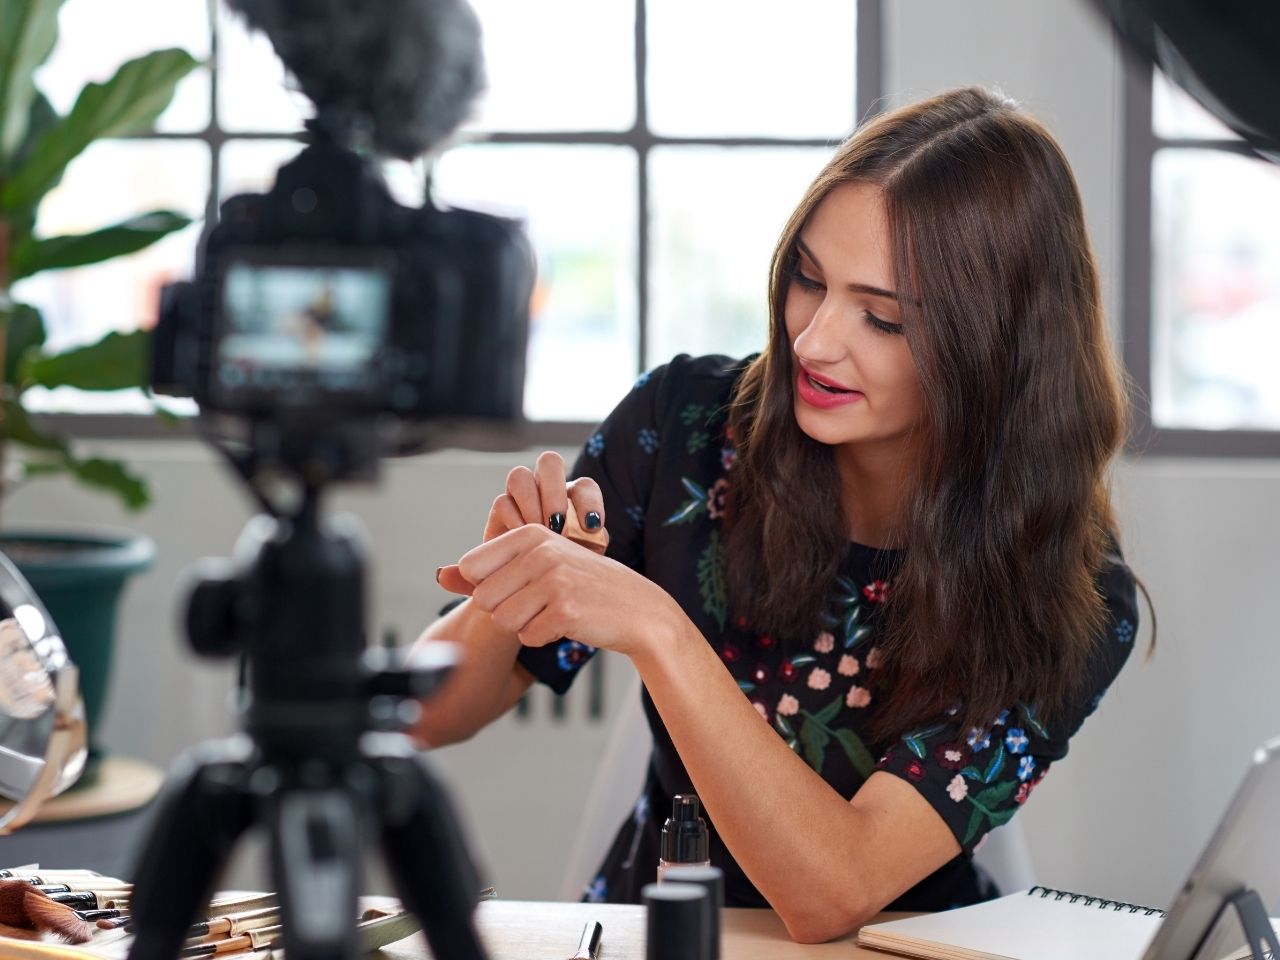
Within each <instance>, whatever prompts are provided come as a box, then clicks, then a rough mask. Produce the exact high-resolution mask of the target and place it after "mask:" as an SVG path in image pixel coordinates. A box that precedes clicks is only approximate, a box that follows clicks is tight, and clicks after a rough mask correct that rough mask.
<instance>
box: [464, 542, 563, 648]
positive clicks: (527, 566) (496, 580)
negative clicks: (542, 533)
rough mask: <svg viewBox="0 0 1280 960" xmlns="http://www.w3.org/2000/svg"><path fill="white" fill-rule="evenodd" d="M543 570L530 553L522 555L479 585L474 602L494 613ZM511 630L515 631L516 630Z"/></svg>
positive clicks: (482, 608)
mask: <svg viewBox="0 0 1280 960" xmlns="http://www.w3.org/2000/svg"><path fill="white" fill-rule="evenodd" d="M547 536H548V537H550V536H551V535H550V534H547ZM541 570H542V565H541V564H538V563H537V562H536V561H533V560H532V559H531V555H530V553H521V554H519V555H517V556H516V557H514V558H513V559H512V560H511V562H509V563H506V564H503V565H502V566H501V567H499V568H498V569H497V570H495V571H494V572H493V573H492V574H490V575H489V576H487V577H485V578H484V580H483V581H481V582H479V583H477V584H476V591H475V593H473V594H472V600H473V601H474V602H475V604H476V606H478V607H479V608H480V609H481V610H485V611H487V612H489V613H493V612H494V611H495V610H497V608H498V607H499V606H501V605H502V604H503V603H504V602H505V601H506V600H508V599H509V598H510V597H512V596H514V595H515V594H517V593H519V592H520V591H521V590H524V589H525V588H526V587H528V586H529V584H530V583H531V582H533V581H534V580H535V579H536V578H537V575H538V573H539V572H540V571H541ZM532 615H533V614H532V613H530V616H532ZM509 629H512V630H513V631H514V628H509Z"/></svg>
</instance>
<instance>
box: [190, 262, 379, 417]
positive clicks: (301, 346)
mask: <svg viewBox="0 0 1280 960" xmlns="http://www.w3.org/2000/svg"><path fill="white" fill-rule="evenodd" d="M220 294H221V311H220V312H221V331H220V332H221V336H220V337H219V343H218V346H217V349H216V354H215V355H216V358H217V360H216V380H217V384H218V386H219V388H220V390H221V392H222V393H223V395H224V396H225V397H227V398H229V399H230V398H234V397H240V398H242V399H246V400H248V399H251V398H256V399H270V400H272V401H277V400H283V401H284V402H286V403H288V402H290V401H294V402H301V401H303V400H312V399H314V397H315V394H316V393H317V392H320V393H324V394H348V395H350V394H360V395H366V394H369V393H371V392H374V391H375V390H376V387H377V372H376V365H375V364H374V362H373V361H374V358H375V354H376V352H377V350H378V348H379V347H380V346H381V345H382V344H383V343H384V342H385V340H386V338H387V331H388V327H389V323H390V309H391V303H390V301H391V276H390V274H389V272H388V271H387V270H386V269H385V268H383V267H380V266H378V265H376V264H367V263H366V264H350V263H347V264H327V263H326V264H298V263H290V264H279V263H263V262H254V261H249V260H240V259H233V260H231V261H230V262H229V263H228V264H227V266H226V270H225V272H224V273H223V281H222V288H221V291H220Z"/></svg>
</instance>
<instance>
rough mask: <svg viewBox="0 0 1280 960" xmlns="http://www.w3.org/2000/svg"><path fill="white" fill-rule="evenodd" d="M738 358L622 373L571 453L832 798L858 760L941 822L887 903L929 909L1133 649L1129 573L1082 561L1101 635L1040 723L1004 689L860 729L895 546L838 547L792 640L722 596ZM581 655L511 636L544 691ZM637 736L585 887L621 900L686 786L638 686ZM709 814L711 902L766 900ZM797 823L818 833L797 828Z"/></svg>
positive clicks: (964, 891) (615, 529)
mask: <svg viewBox="0 0 1280 960" xmlns="http://www.w3.org/2000/svg"><path fill="white" fill-rule="evenodd" d="M745 363H746V361H735V360H731V359H729V358H726V357H701V358H690V357H688V356H684V355H682V356H679V357H676V358H675V359H674V360H672V361H671V363H670V364H667V365H665V366H663V367H659V368H657V369H655V370H654V371H652V372H651V373H649V374H646V375H644V376H642V377H641V378H640V380H639V381H637V383H636V385H635V387H634V388H633V390H632V391H631V393H630V394H629V395H628V396H627V397H626V398H625V399H624V400H623V401H622V402H621V403H620V404H619V405H618V407H617V408H616V409H615V410H614V411H613V413H611V414H610V415H609V417H608V418H607V419H606V420H605V422H604V423H603V424H602V425H601V427H600V429H599V430H598V431H597V432H596V433H595V434H594V435H593V436H592V437H591V438H590V439H589V440H588V441H587V443H586V446H585V448H584V449H583V451H582V454H581V456H580V457H579V458H578V461H577V463H576V465H575V467H574V474H575V475H576V476H590V477H593V478H594V479H595V480H596V481H597V482H598V483H599V484H600V488H601V490H602V491H603V493H604V503H605V512H606V524H607V527H608V530H609V536H610V545H609V555H610V556H612V557H613V558H615V559H616V560H618V561H620V562H622V563H625V564H627V565H628V566H630V567H632V568H633V569H635V570H637V571H639V572H640V573H642V574H644V575H645V576H646V577H648V578H649V579H650V580H652V581H654V582H655V583H657V584H658V585H659V586H661V587H662V588H663V589H665V590H666V591H667V592H668V593H670V594H671V595H672V596H673V597H674V598H675V599H676V600H677V602H679V603H680V605H681V607H682V608H683V609H684V611H685V613H686V614H687V615H688V616H689V617H690V619H691V620H692V621H693V622H694V623H695V624H696V625H697V626H698V628H699V629H700V630H701V632H702V634H703V635H704V636H705V637H706V638H707V640H708V642H709V643H711V644H712V646H714V647H715V649H716V650H717V651H718V652H719V654H720V658H721V660H722V661H723V663H724V665H725V667H726V668H727V669H728V670H729V672H730V673H731V674H732V676H733V677H734V678H735V679H736V680H737V681H738V685H739V687H740V688H741V689H742V693H743V696H745V697H747V698H748V699H749V700H750V701H751V703H752V705H753V706H754V707H755V709H756V711H757V712H758V713H759V715H760V722H761V723H767V724H769V725H770V726H771V727H772V728H773V729H774V730H775V731H776V732H777V735H778V736H780V737H782V738H783V739H784V740H785V741H786V742H787V744H788V745H789V746H791V748H792V749H794V750H795V751H796V753H797V754H798V755H799V756H801V757H802V758H803V759H804V761H805V762H806V763H808V764H809V765H810V766H811V767H812V768H813V769H814V770H816V771H817V772H818V773H819V774H820V775H821V776H822V778H823V779H824V780H826V782H827V783H829V784H830V785H831V786H832V788H834V789H835V790H837V791H838V792H839V793H840V795H841V796H843V797H846V798H848V797H852V796H853V795H854V793H856V792H857V790H858V788H859V787H860V786H861V785H862V784H863V782H864V781H865V780H866V779H867V777H869V776H870V775H871V773H872V772H873V771H875V770H885V771H888V772H889V773H892V774H894V775H896V776H899V777H902V778H903V779H905V780H906V781H907V782H909V783H911V784H912V785H913V786H914V787H915V788H916V789H917V790H918V791H919V792H920V794H921V795H922V796H923V797H924V798H925V799H926V800H927V801H928V802H929V803H930V804H931V805H932V806H933V807H934V808H935V809H936V810H937V811H938V813H939V814H941V816H942V818H943V819H944V820H945V821H946V823H947V824H948V826H950V828H951V829H952V831H953V832H954V833H955V836H956V839H957V840H958V841H959V843H960V846H961V848H962V851H963V852H962V853H961V854H960V855H959V856H957V857H956V858H955V859H954V860H952V861H951V862H950V863H948V864H946V865H945V866H943V867H942V868H941V869H939V870H938V871H936V872H935V873H934V874H932V875H931V876H929V877H927V878H925V879H924V880H922V881H921V882H920V883H919V884H917V885H916V886H915V887H913V888H912V889H911V890H909V891H907V892H906V893H905V894H904V895H903V896H902V897H901V898H899V899H898V900H897V901H895V903H894V904H892V905H891V906H892V907H893V908H894V909H909V910H937V909H945V908H947V907H951V906H957V905H961V904H967V903H973V902H977V901H978V900H982V899H985V898H988V897H991V896H994V895H995V893H996V891H995V889H994V887H993V886H992V885H991V884H990V882H989V881H988V880H986V878H985V876H984V875H982V874H981V873H980V872H979V871H978V870H977V869H976V868H975V867H974V865H973V862H972V853H973V849H974V847H975V846H976V845H977V844H978V842H979V841H980V840H981V839H982V838H983V836H984V835H985V834H986V833H987V832H988V831H989V830H990V829H991V828H993V827H997V826H1000V825H1001V824H1003V823H1006V822H1007V821H1008V820H1009V819H1010V818H1011V817H1012V816H1013V815H1014V813H1015V812H1016V811H1017V810H1018V808H1019V807H1020V806H1021V805H1022V804H1023V803H1024V802H1025V801H1026V799H1027V797H1028V796H1029V795H1030V794H1031V791H1032V790H1033V789H1034V788H1035V786H1036V785H1037V784H1038V783H1040V781H1041V780H1042V779H1043V778H1044V775H1045V773H1046V772H1047V771H1048V769H1049V765H1050V764H1051V763H1053V762H1054V761H1056V760H1058V759H1060V758H1061V757H1063V756H1065V755H1066V752H1067V742H1068V740H1069V738H1070V737H1071V736H1072V735H1073V734H1074V733H1075V731H1076V730H1077V729H1078V728H1079V726H1080V724H1081V723H1082V722H1083V721H1084V719H1085V718H1086V717H1087V716H1088V715H1089V714H1090V713H1092V712H1093V710H1094V708H1095V707H1096V706H1097V704H1098V701H1099V700H1100V699H1101V696H1102V693H1103V691H1104V690H1106V688H1107V687H1108V685H1109V684H1110V683H1111V681H1112V680H1113V679H1114V677H1115V675H1116V674H1117V673H1118V672H1119V670H1120V668H1121V666H1122V665H1123V664H1124V662H1125V659H1126V658H1127V657H1128V655H1129V651H1130V649H1131V648H1132V646H1133V636H1134V631H1135V628H1136V625H1137V610H1136V605H1135V597H1134V582H1133V578H1132V575H1131V574H1130V573H1129V570H1128V569H1127V568H1126V567H1125V566H1124V564H1123V561H1121V559H1120V558H1119V556H1118V555H1117V556H1115V557H1112V558H1110V560H1109V563H1108V565H1107V567H1106V568H1105V569H1104V570H1103V571H1102V572H1101V573H1100V574H1099V588H1100V590H1101V591H1102V593H1103V596H1104V597H1105V598H1106V602H1107V606H1108V611H1109V617H1108V621H1107V627H1106V630H1107V635H1106V636H1105V637H1104V638H1102V641H1101V642H1100V643H1098V644H1097V645H1096V647H1095V653H1094V655H1093V657H1092V660H1091V662H1090V665H1089V671H1088V682H1087V684H1086V685H1085V689H1084V692H1083V693H1082V694H1081V698H1080V702H1079V703H1078V704H1077V705H1076V708H1075V709H1074V710H1073V711H1063V712H1062V713H1061V714H1059V716H1058V718H1057V722H1056V723H1055V724H1054V725H1053V727H1052V728H1047V727H1046V726H1045V725H1044V724H1042V723H1041V722H1040V721H1039V720H1038V719H1037V717H1036V711H1035V709H1034V707H1033V706H1032V705H1030V704H1027V703H1022V702H1017V703H1013V704H1010V705H1009V708H1008V709H1007V710H1005V711H1003V712H1002V713H1001V714H1000V715H999V716H997V717H992V719H991V723H990V725H989V726H987V727H985V728H983V729H962V728H960V727H958V726H957V725H955V724H953V723H950V722H948V718H946V717H942V718H939V721H938V722H937V723H935V724H931V725H928V726H926V727H923V728H921V729H917V730H908V731H904V732H903V734H902V735H901V737H900V738H898V739H897V740H894V741H892V742H875V741H873V740H871V739H869V737H868V734H867V733H866V732H865V731H866V729H867V726H868V720H869V719H870V718H871V717H872V716H874V713H875V710H876V704H877V698H878V696H879V694H880V693H881V692H882V690H881V688H879V687H878V686H877V684H876V683H875V675H876V669H877V666H878V664H879V651H878V650H877V648H876V642H875V641H876V623H877V619H878V607H879V604H880V603H881V602H882V601H883V600H884V599H885V597H887V596H888V594H889V591H891V590H892V589H893V575H894V570H895V568H896V566H897V564H898V562H899V559H900V556H899V555H898V554H897V553H895V552H894V551H888V550H877V549H872V548H870V547H866V546H862V545H860V544H856V543H851V544H850V545H849V551H848V555H847V557H846V558H845V561H844V564H843V566H842V567H841V570H840V573H839V575H838V576H837V577H836V580H835V582H834V583H833V584H832V585H831V594H830V598H831V599H830V604H829V606H828V608H827V610H826V611H825V614H824V621H823V622H824V625H825V628H824V629H823V630H821V632H819V634H818V635H817V636H816V637H814V638H813V640H812V641H811V643H809V644H808V645H807V647H806V648H805V649H799V650H798V649H794V648H792V649H787V650H784V649H783V648H782V646H781V645H780V644H779V643H778V642H777V641H776V640H775V638H773V637H771V636H769V635H768V634H764V635H761V634H758V633H756V632H754V631H752V630H751V629H750V626H749V625H748V624H746V623H745V622H743V621H742V620H741V619H739V618H737V617H735V616H734V614H733V611H731V610H730V609H729V607H728V603H727V596H726V590H725V581H724V573H723V570H722V565H721V562H722V561H721V539H720V536H721V531H720V524H721V520H722V516H723V511H724V504H725V496H726V493H727V491H728V490H729V487H730V484H732V482H733V467H734V457H735V454H734V449H733V442H732V437H731V436H729V434H728V431H727V429H726V402H727V400H728V398H729V395H730V392H731V390H732V388H733V385H734V383H735V382H736V379H737V377H738V376H739V375H740V374H741V372H742V370H743V369H744V367H745ZM593 652H594V651H593V650H592V648H590V647H588V646H586V645H584V644H581V643H578V642H576V641H573V640H561V641H559V642H558V643H555V644H550V645H548V646H547V647H543V648H540V649H525V650H523V651H521V653H520V662H521V663H522V664H523V665H524V666H525V667H526V668H527V669H529V670H530V672H532V673H533V675H534V676H535V677H536V678H538V679H539V680H540V681H542V682H543V683H546V684H547V685H549V686H550V687H552V688H553V689H554V690H557V691H559V692H563V691H565V690H567V689H568V687H569V685H570V683H571V682H572V681H573V678H574V677H575V676H576V674H577V672H578V670H579V669H580V668H581V667H582V665H583V664H584V663H585V662H586V660H587V659H588V658H589V657H590V656H591V654H592V653H593ZM643 697H644V708H645V712H646V714H647V716H648V719H649V724H650V726H651V728H652V730H653V737H654V749H653V753H652V756H651V758H650V761H649V769H648V774H647V778H646V783H645V787H644V791H643V793H642V795H641V796H640V798H639V800H638V802H637V803H636V806H635V809H634V811H633V813H632V815H631V816H630V817H629V818H628V819H627V821H626V822H625V823H624V824H623V825H622V826H621V828H620V830H619V832H618V835H617V838H616V840H615V841H614V844H613V846H612V848H611V849H610V851H609V853H608V855H607V857H606V859H605V862H604V864H603V866H602V868H601V870H600V873H599V876H598V877H597V878H596V880H595V881H594V883H592V884H591V886H590V887H589V888H588V890H587V891H586V897H587V899H592V900H608V901H612V902H628V903H636V902H639V900H640V888H641V887H642V886H643V885H644V884H646V883H651V882H653V881H654V879H655V876H656V869H657V862H658V844H659V837H660V831H661V828H662V822H663V820H664V819H665V818H666V817H667V816H669V814H670V810H671V797H672V796H673V795H674V794H676V793H682V792H692V791H693V785H692V782H691V781H690V779H689V775H688V773H687V772H686V771H685V768H684V765H683V764H682V763H681V761H680V757H679V755H678V754H677V753H676V750H675V747H674V746H673V745H672V743H671V739H670V737H669V736H668V734H667V731H666V729H665V727H664V726H663V724H662V720H661V718H660V717H659V716H658V714H657V711H656V710H655V709H654V706H653V702H652V701H651V700H650V699H649V696H648V694H647V692H646V693H644V694H643ZM708 825H709V827H710V828H711V860H712V863H713V864H714V865H716V866H718V867H720V868H722V869H723V870H724V873H725V901H726V903H727V904H728V905H729V906H748V907H750V906H759V907H764V906H767V903H766V902H765V900H764V898H763V897H762V896H761V895H760V893H759V891H757V890H756V888H755V887H754V886H753V885H752V883H751V882H750V881H749V880H748V879H747V877H746V875H745V874H744V873H743V872H742V870H741V868H740V867H739V866H738V865H737V863H736V862H735V861H734V859H733V856H732V855H731V854H730V853H729V851H728V850H727V849H726V848H725V846H724V844H723V843H722V842H721V841H720V839H719V838H718V836H717V834H716V832H715V824H714V821H712V820H710V819H709V820H708ZM815 829H821V827H820V825H815Z"/></svg>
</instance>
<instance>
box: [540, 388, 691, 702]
mask: <svg viewBox="0 0 1280 960" xmlns="http://www.w3.org/2000/svg"><path fill="white" fill-rule="evenodd" d="M668 369H669V367H668V366H667V365H664V366H660V367H657V368H655V369H654V370H651V371H650V372H648V373H646V374H643V375H642V376H641V377H640V379H639V380H637V381H636V383H635V385H634V386H633V387H632V388H631V391H630V392H629V393H628V394H627V395H626V396H625V397H624V398H623V399H622V401H621V402H620V403H619V404H618V406H616V407H615V408H614V409H613V412H612V413H610V414H609V416H608V417H606V418H605V420H604V422H603V423H601V424H600V426H599V427H598V428H597V429H596V430H595V432H594V433H592V434H591V436H590V437H588V438H587V442H586V443H585V444H584V445H583V447H582V451H581V453H579V455H578V458H577V460H576V461H575V462H574V466H573V470H572V471H571V473H570V476H571V477H573V478H577V477H591V478H592V479H593V480H595V481H596V483H598V484H599V485H600V492H601V494H602V495H603V497H604V515H605V528H606V529H607V530H608V531H609V549H608V553H607V556H609V557H611V558H612V559H614V560H617V561H618V562H619V563H622V564H625V565H626V566H628V567H631V568H632V569H633V570H636V571H638V572H639V573H644V553H643V541H644V522H645V512H646V509H647V506H648V502H649V496H650V493H651V491H652V489H653V478H654V474H655V469H656V464H657V453H658V451H659V449H660V446H661V437H660V435H659V425H660V420H659V416H658V396H659V392H660V389H661V386H662V382H663V380H664V379H665V377H666V374H667V371H668ZM594 653H595V648H594V647H590V646H587V645H586V644H584V643H579V642H577V641H576V640H570V639H568V638H565V639H562V640H558V641H556V642H555V643H549V644H547V645H546V646H545V647H526V648H525V649H523V650H521V651H520V653H519V655H518V657H517V660H518V662H519V663H520V664H521V665H522V666H523V667H524V668H525V669H526V670H528V671H529V672H530V673H531V674H533V676H534V678H535V679H536V680H539V681H540V682H542V683H545V684H546V685H547V686H549V687H551V689H552V690H554V691H556V693H564V692H565V691H566V690H568V689H569V686H570V685H571V684H572V683H573V679H574V677H575V676H577V673H578V671H579V670H581V669H582V667H583V666H584V665H585V664H586V662H587V661H588V660H589V659H590V658H591V656H592V655H593V654H594Z"/></svg>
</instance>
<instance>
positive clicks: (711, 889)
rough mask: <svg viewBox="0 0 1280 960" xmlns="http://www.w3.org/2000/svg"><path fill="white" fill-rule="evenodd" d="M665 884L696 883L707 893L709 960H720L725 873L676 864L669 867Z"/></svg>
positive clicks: (711, 868) (712, 868) (713, 868)
mask: <svg viewBox="0 0 1280 960" xmlns="http://www.w3.org/2000/svg"><path fill="white" fill-rule="evenodd" d="M662 882H663V883H696V884H697V885H698V886H700V887H705V888H706V891H707V917H706V925H707V933H708V936H709V938H710V950H709V960H720V923H721V916H722V914H721V911H722V910H723V909H724V871H723V870H721V869H720V868H719V867H693V866H686V865H685V864H682V863H680V864H674V865H672V866H669V867H667V869H666V873H665V874H664V875H663V881H662Z"/></svg>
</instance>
